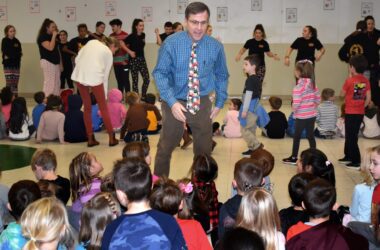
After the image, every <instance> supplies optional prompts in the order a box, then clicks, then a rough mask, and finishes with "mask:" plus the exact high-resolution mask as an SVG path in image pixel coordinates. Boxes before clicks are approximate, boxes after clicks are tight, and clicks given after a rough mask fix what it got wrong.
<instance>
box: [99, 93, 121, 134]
mask: <svg viewBox="0 0 380 250" xmlns="http://www.w3.org/2000/svg"><path fill="white" fill-rule="evenodd" d="M122 99H123V94H122V93H121V91H120V90H118V89H111V90H110V92H109V93H108V102H107V107H108V113H109V116H110V119H111V123H112V128H113V129H120V128H121V127H122V126H123V123H124V120H125V116H126V114H127V109H126V108H125V106H124V104H122V103H121V100H122ZM100 115H101V114H100Z"/></svg>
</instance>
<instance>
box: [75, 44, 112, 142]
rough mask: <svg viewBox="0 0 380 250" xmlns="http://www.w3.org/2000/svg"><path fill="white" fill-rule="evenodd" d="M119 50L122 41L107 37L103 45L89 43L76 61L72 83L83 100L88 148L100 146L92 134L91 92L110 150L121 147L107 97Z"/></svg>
mask: <svg viewBox="0 0 380 250" xmlns="http://www.w3.org/2000/svg"><path fill="white" fill-rule="evenodd" d="M117 49H119V41H118V40H117V39H115V38H112V37H110V38H108V37H104V38H103V40H102V41H99V40H95V39H94V40H91V41H89V42H88V43H87V45H86V46H84V47H83V48H82V49H81V50H80V51H79V53H78V56H77V57H76V58H75V68H74V71H73V74H72V76H71V79H73V80H74V81H75V82H77V87H78V90H79V93H80V95H81V97H82V100H83V105H84V124H85V127H86V133H87V138H88V142H87V146H88V147H93V146H96V145H99V142H98V141H96V140H95V137H94V132H93V130H92V119H91V97H90V88H91V92H92V93H93V94H94V96H95V99H96V101H97V103H98V106H99V109H100V112H101V113H102V117H103V121H104V124H105V127H106V130H107V132H108V135H109V146H110V147H111V146H115V145H117V144H118V143H119V142H118V140H116V139H115V134H114V132H113V128H112V124H111V119H110V116H109V113H108V109H107V104H106V94H105V93H106V90H107V88H108V78H109V75H110V71H111V67H112V62H113V54H114V53H115V51H116V50H117Z"/></svg>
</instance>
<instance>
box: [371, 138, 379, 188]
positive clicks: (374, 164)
mask: <svg viewBox="0 0 380 250" xmlns="http://www.w3.org/2000/svg"><path fill="white" fill-rule="evenodd" d="M370 152H371V154H370V162H371V165H370V167H369V170H370V172H371V175H372V177H373V179H374V180H375V181H376V182H379V181H380V145H377V146H375V147H373V148H371V149H370Z"/></svg>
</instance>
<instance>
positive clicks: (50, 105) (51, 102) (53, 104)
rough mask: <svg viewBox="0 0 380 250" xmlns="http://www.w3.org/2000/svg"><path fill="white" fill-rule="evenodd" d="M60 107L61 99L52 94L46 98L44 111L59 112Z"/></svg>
mask: <svg viewBox="0 0 380 250" xmlns="http://www.w3.org/2000/svg"><path fill="white" fill-rule="evenodd" d="M61 105H62V101H61V97H59V96H57V95H53V94H52V95H49V96H48V97H47V101H46V109H45V110H46V111H47V110H59V109H60V108H61Z"/></svg>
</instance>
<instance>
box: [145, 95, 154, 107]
mask: <svg viewBox="0 0 380 250" xmlns="http://www.w3.org/2000/svg"><path fill="white" fill-rule="evenodd" d="M145 102H146V103H149V104H152V105H154V104H155V103H156V96H155V95H154V94H152V93H148V94H146V97H145Z"/></svg>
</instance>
